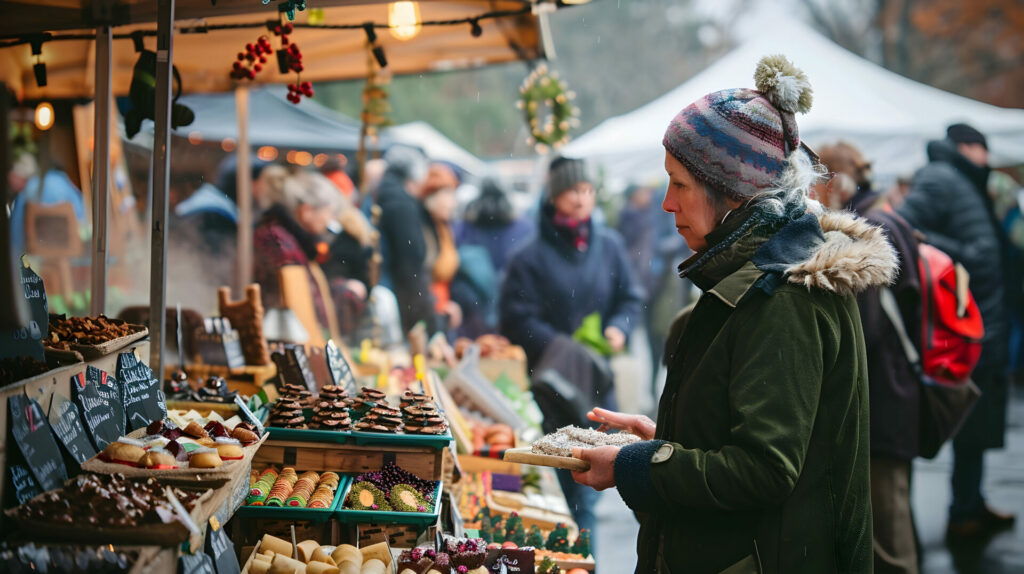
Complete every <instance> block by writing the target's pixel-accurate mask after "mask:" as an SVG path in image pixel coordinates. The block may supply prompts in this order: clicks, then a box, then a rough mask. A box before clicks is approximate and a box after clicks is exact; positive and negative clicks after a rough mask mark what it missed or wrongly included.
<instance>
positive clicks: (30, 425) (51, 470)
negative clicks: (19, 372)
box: [7, 395, 68, 490]
mask: <svg viewBox="0 0 1024 574" xmlns="http://www.w3.org/2000/svg"><path fill="white" fill-rule="evenodd" d="M7 405H8V407H9V410H10V413H11V434H12V435H13V436H14V442H15V443H17V445H18V449H19V450H21V455H22V456H23V457H25V461H26V462H27V463H28V468H29V470H31V471H32V476H34V477H35V479H36V482H38V483H39V485H40V486H41V487H42V488H43V490H53V489H55V488H60V486H61V485H62V484H64V481H65V480H67V479H68V470H67V468H65V467H64V459H63V458H62V457H61V455H60V447H58V446H57V441H55V440H54V439H53V431H52V430H51V429H50V421H49V420H48V419H47V418H46V413H44V412H43V409H42V407H40V406H39V403H37V402H36V400H35V399H31V398H29V397H27V396H25V395H14V396H12V397H10V398H8V399H7Z"/></svg>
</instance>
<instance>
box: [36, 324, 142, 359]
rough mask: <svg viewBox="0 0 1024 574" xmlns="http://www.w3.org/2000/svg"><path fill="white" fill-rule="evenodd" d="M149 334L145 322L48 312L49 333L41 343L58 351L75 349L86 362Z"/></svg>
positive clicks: (117, 349)
mask: <svg viewBox="0 0 1024 574" xmlns="http://www.w3.org/2000/svg"><path fill="white" fill-rule="evenodd" d="M148 335H149V329H147V328H146V327H145V326H144V325H135V324H132V323H128V322H126V321H122V320H120V319H110V318H107V317H105V316H103V315H100V316H98V317H64V316H62V315H50V333H49V335H48V336H47V338H46V340H45V341H44V345H45V346H46V347H47V348H50V349H56V350H60V351H75V352H77V353H78V354H80V355H81V356H82V357H83V358H84V359H85V360H87V361H89V360H92V359H97V358H99V357H102V356H104V355H109V354H111V353H113V352H115V351H119V350H121V349H123V348H125V347H127V346H128V345H131V344H132V343H134V342H135V341H138V340H139V339H143V338H145V337H147V336H148Z"/></svg>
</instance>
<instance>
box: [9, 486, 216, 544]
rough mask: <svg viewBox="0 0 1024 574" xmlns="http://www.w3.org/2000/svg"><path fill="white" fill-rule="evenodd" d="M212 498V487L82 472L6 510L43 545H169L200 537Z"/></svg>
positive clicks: (23, 532) (20, 526) (28, 533)
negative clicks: (207, 503) (199, 528)
mask: <svg viewBox="0 0 1024 574" xmlns="http://www.w3.org/2000/svg"><path fill="white" fill-rule="evenodd" d="M211 496H213V491H212V490H209V489H180V488H175V487H169V486H167V485H165V484H164V483H162V482H159V481H156V480H153V479H150V478H141V477H135V478H131V477H126V476H124V475H121V474H115V475H110V476H107V475H102V474H82V475H79V476H77V477H75V478H72V479H70V480H68V481H67V482H66V483H65V484H64V486H63V487H61V488H59V489H56V490H51V491H48V492H44V493H43V494H40V495H39V496H36V497H35V498H33V499H31V500H29V501H28V502H26V503H25V504H22V505H20V506H17V507H14V508H11V509H8V510H7V511H5V512H6V514H7V516H8V517H9V518H10V519H11V520H13V521H14V522H15V523H17V525H18V529H19V531H20V533H21V534H23V535H25V536H26V537H28V538H29V539H31V540H34V541H36V542H37V543H38V542H45V541H62V542H77V543H82V544H87V543H96V544H117V545H121V544H155V545H159V546H168V545H172V544H176V543H179V542H184V541H185V540H189V539H190V537H191V536H192V535H193V534H197V532H194V531H193V530H192V527H195V526H196V524H197V523H201V522H202V518H203V516H202V513H203V505H204V503H205V501H206V500H208V499H209V498H210V497H211ZM172 498H173V500H172ZM188 522H191V525H187V524H186V523H188Z"/></svg>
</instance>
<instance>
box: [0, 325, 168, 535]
mask: <svg viewBox="0 0 1024 574" xmlns="http://www.w3.org/2000/svg"><path fill="white" fill-rule="evenodd" d="M133 348H134V349H135V350H136V352H137V354H138V356H139V357H140V360H141V362H143V363H147V364H148V363H149V339H143V340H141V341H136V342H135V343H133V344H131V345H128V346H127V347H124V348H122V349H118V350H117V351H116V352H114V353H111V354H109V355H105V356H103V357H100V358H98V359H94V360H91V361H84V362H81V363H74V364H72V365H67V366H64V367H57V368H56V369H52V370H49V371H47V372H45V373H43V374H41V375H37V376H35V377H31V378H28V379H24V380H22V381H18V382H17V383H14V384H11V385H7V386H6V387H0V429H3V430H2V432H0V469H3V470H4V473H3V476H2V477H0V500H3V496H4V491H5V489H6V488H7V482H8V480H9V479H10V477H9V474H10V473H8V472H6V469H7V450H8V449H9V448H18V447H17V446H16V445H14V444H11V445H9V446H8V444H7V436H8V434H9V433H8V432H7V430H6V429H7V427H8V425H7V413H8V407H7V399H8V398H9V397H12V396H15V395H20V394H26V395H28V396H29V397H31V398H33V399H35V400H36V401H37V402H38V403H39V406H40V407H42V408H43V410H44V411H48V410H49V407H50V400H51V399H52V398H53V394H54V393H55V392H57V393H60V394H62V395H64V396H65V397H67V398H68V399H71V398H72V397H73V395H72V393H71V377H73V376H74V375H76V374H78V373H84V372H85V370H86V368H88V367H96V368H97V369H100V370H103V371H106V372H108V373H110V374H111V375H116V373H117V356H118V355H119V354H121V353H126V352H129V351H130V350H131V349H133ZM0 521H2V519H0Z"/></svg>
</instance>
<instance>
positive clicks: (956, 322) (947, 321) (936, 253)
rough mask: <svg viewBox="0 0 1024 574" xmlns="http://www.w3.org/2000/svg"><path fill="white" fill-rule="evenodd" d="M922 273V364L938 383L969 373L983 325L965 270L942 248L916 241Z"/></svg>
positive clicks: (960, 378) (977, 355)
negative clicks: (941, 249)
mask: <svg viewBox="0 0 1024 574" xmlns="http://www.w3.org/2000/svg"><path fill="white" fill-rule="evenodd" d="M917 254H918V269H919V271H920V274H921V309H922V315H921V367H922V369H923V370H924V373H925V374H926V375H928V376H930V377H932V378H933V379H935V380H936V381H938V382H940V383H943V382H944V383H959V382H962V381H964V380H966V379H967V378H968V377H970V376H971V372H972V371H973V370H974V367H975V365H977V364H978V359H979V358H980V357H981V339H982V336H983V335H984V334H985V327H984V325H983V324H982V321H981V311H980V310H979V309H978V305H977V303H975V301H974V297H973V296H972V295H971V292H970V290H969V289H968V275H967V271H966V270H965V269H964V268H963V266H962V265H960V264H959V263H954V262H953V260H952V259H951V258H950V257H949V255H946V254H945V253H944V252H942V251H940V250H939V249H936V248H935V247H932V246H931V245H928V244H927V243H920V244H918V250H917Z"/></svg>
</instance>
